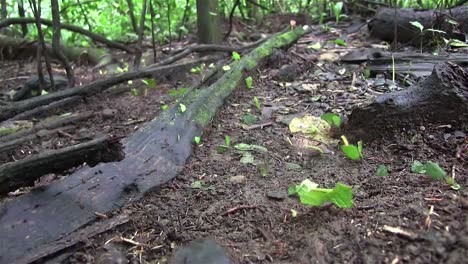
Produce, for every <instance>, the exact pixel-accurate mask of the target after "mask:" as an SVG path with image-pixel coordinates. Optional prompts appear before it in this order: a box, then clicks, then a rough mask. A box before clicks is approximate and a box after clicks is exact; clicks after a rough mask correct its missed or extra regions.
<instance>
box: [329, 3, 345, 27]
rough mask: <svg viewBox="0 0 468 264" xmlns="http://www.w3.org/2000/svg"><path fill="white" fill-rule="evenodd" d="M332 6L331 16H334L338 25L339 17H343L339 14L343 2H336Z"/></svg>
mask: <svg viewBox="0 0 468 264" xmlns="http://www.w3.org/2000/svg"><path fill="white" fill-rule="evenodd" d="M331 5H332V10H333V15H334V16H335V22H336V23H337V24H338V22H340V19H341V17H343V16H344V15H343V14H341V11H342V10H343V2H337V3H335V4H331Z"/></svg>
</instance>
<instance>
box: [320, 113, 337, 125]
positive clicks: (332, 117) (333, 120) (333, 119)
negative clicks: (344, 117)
mask: <svg viewBox="0 0 468 264" xmlns="http://www.w3.org/2000/svg"><path fill="white" fill-rule="evenodd" d="M320 118H321V119H322V120H325V122H327V123H328V124H329V125H330V126H335V127H340V126H341V117H340V115H338V114H336V113H325V114H323V115H322V116H320Z"/></svg>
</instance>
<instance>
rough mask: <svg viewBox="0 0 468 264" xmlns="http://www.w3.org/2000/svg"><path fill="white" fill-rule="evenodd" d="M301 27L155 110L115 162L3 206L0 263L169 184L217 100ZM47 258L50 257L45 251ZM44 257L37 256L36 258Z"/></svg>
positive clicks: (20, 259) (29, 257)
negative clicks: (207, 83) (174, 102)
mask: <svg viewBox="0 0 468 264" xmlns="http://www.w3.org/2000/svg"><path fill="white" fill-rule="evenodd" d="M306 32H307V29H304V28H296V29H295V30H293V31H290V32H287V33H284V34H281V35H278V36H275V37H274V38H271V39H269V40H268V41H266V42H265V43H263V44H262V45H261V46H259V47H257V48H255V49H254V50H253V51H252V52H250V53H249V54H248V55H246V56H244V57H243V58H242V59H241V60H240V61H237V62H233V63H232V65H231V69H230V70H229V71H227V72H226V73H225V74H224V75H223V76H222V77H221V78H220V79H219V80H218V81H216V82H215V83H213V84H212V85H210V86H209V87H207V88H205V89H199V90H193V91H191V92H190V94H189V95H188V96H186V97H185V98H183V99H182V100H181V101H180V102H179V104H184V105H185V106H186V109H187V110H186V111H184V112H181V110H180V105H179V104H177V105H175V106H173V107H171V108H170V109H168V110H166V111H164V112H162V113H161V114H160V115H159V116H158V117H157V118H156V119H154V120H153V121H151V122H150V123H148V124H147V125H146V126H144V127H143V128H142V129H141V130H139V131H137V132H136V133H134V134H132V135H131V136H129V137H128V139H127V140H125V142H124V143H123V146H124V148H123V152H124V154H125V158H124V159H123V160H121V161H120V162H111V163H101V164H98V165H97V166H95V167H93V168H89V167H83V168H81V169H79V170H77V171H76V172H75V173H73V174H72V175H70V176H69V177H67V178H65V179H64V180H62V181H59V182H55V183H52V184H51V185H49V186H47V187H45V188H44V189H41V190H37V191H33V192H30V193H28V194H25V195H23V196H20V197H18V198H17V199H14V200H12V201H8V202H6V203H4V204H2V206H1V207H0V227H1V228H0V242H1V246H0V262H1V263H29V262H33V261H37V260H39V257H38V258H34V256H36V255H39V252H42V250H43V249H44V248H45V247H47V245H48V244H50V243H53V242H54V241H57V240H60V239H64V240H65V241H66V240H67V239H68V238H70V239H71V237H73V235H74V232H79V231H80V230H81V229H82V228H83V227H84V226H87V225H89V224H90V223H92V222H93V221H96V220H98V219H99V218H98V216H97V215H96V212H99V213H100V214H107V213H108V212H111V211H112V210H115V209H117V208H120V207H122V206H123V205H125V204H128V203H130V202H134V201H136V200H138V199H140V198H141V197H142V196H143V195H144V194H145V193H146V192H148V191H150V190H152V189H154V188H155V187H157V186H159V185H161V184H163V183H166V182H167V181H169V180H171V179H173V178H174V177H175V176H177V174H178V173H179V172H180V171H181V170H182V169H183V166H184V164H185V162H186V161H187V159H188V158H189V156H190V155H191V153H192V146H193V142H194V137H195V136H201V135H202V133H203V127H205V126H206V125H208V124H209V122H210V121H211V119H212V118H213V117H214V115H215V114H216V111H217V109H218V108H219V107H221V106H222V105H223V102H224V100H225V99H226V98H227V97H228V96H229V95H230V94H231V93H232V92H233V91H234V90H235V89H236V87H237V86H238V85H239V84H240V83H241V82H243V80H244V79H243V77H244V72H249V71H252V70H254V69H255V68H256V67H257V65H258V63H259V62H260V61H261V60H262V59H264V58H266V57H268V56H269V55H270V54H271V53H272V51H273V49H274V48H280V47H284V46H286V45H289V44H291V43H293V42H294V41H295V40H297V39H298V38H299V37H300V36H302V35H303V34H305V33H306ZM50 254H53V253H52V252H51V253H50ZM42 257H44V256H42Z"/></svg>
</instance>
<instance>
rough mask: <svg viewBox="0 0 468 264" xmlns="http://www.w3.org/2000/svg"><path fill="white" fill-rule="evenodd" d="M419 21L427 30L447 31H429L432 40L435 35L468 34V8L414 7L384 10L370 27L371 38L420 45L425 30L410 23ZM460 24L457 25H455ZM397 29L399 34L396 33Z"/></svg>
mask: <svg viewBox="0 0 468 264" xmlns="http://www.w3.org/2000/svg"><path fill="white" fill-rule="evenodd" d="M413 21H418V22H419V23H421V24H422V25H423V26H424V29H431V28H432V29H438V30H442V31H444V32H446V34H444V35H441V33H433V32H429V31H427V32H425V33H424V34H423V35H425V36H426V37H427V38H428V39H429V40H430V39H431V38H432V40H433V39H434V38H433V36H434V34H438V35H439V36H443V37H444V38H464V35H465V34H468V6H460V7H456V8H452V9H448V10H443V11H438V10H415V9H412V8H403V9H394V8H381V9H379V12H378V13H377V14H376V15H375V16H374V17H373V18H372V20H371V21H370V22H369V24H368V28H369V31H370V35H371V37H374V38H378V39H381V40H385V41H394V38H395V35H396V38H397V41H398V42H403V43H406V42H412V43H413V44H415V45H419V43H420V41H421V38H420V37H421V35H422V34H421V31H420V30H419V29H418V28H417V27H415V26H413V25H411V24H410V22H413ZM451 21H455V22H456V23H458V26H455V25H454V24H453V22H451ZM395 29H396V34H395Z"/></svg>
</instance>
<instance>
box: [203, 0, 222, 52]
mask: <svg viewBox="0 0 468 264" xmlns="http://www.w3.org/2000/svg"><path fill="white" fill-rule="evenodd" d="M197 25H198V42H199V43H203V44H219V43H221V21H220V19H219V11H218V0H197Z"/></svg>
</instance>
